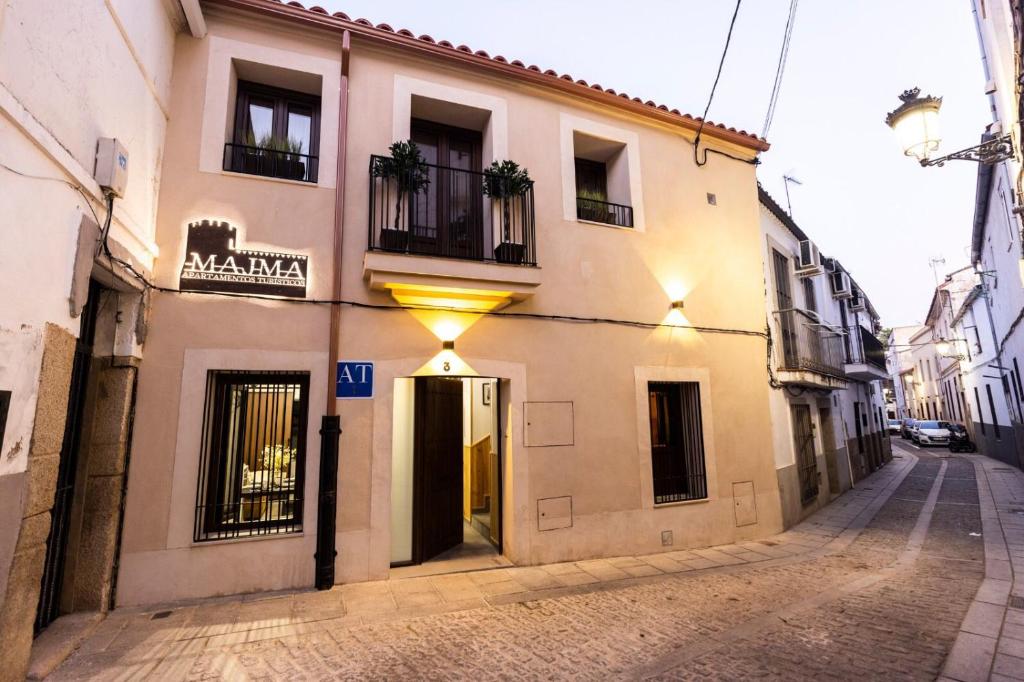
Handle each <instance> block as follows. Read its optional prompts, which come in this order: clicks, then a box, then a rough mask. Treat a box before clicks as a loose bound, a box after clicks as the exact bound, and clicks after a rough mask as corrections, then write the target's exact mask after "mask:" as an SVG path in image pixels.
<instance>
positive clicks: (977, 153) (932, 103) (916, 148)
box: [885, 88, 1014, 166]
mask: <svg viewBox="0 0 1024 682" xmlns="http://www.w3.org/2000/svg"><path fill="white" fill-rule="evenodd" d="M899 97H900V105H899V106H898V107H897V108H896V109H894V110H893V111H890V112H889V114H888V115H887V116H886V117H885V123H886V125H888V126H889V127H890V128H892V129H893V130H894V131H895V132H896V137H897V138H899V142H900V147H901V148H902V149H903V153H904V154H905V155H907V156H913V157H914V158H916V159H917V160H918V162H919V163H920V164H921V165H922V166H942V165H945V163H946V162H947V161H976V162H978V163H983V164H994V163H999V162H1001V161H1006V160H1008V159H1012V158H1013V157H1014V149H1013V140H1012V138H1011V137H1010V135H1009V134H1006V135H1001V136H998V137H992V138H991V139H988V140H985V141H984V142H982V143H981V144H979V145H975V146H973V147H968V148H967V149H961V150H960V151H956V152H953V153H952V154H947V155H946V156H940V157H938V158H932V152H935V151H938V149H939V143H940V142H941V141H942V138H941V136H940V134H939V109H940V108H941V107H942V98H941V97H932V96H931V95H925V96H924V97H921V90H920V89H918V88H911V89H910V90H905V91H904V92H903V94H902V95H900V96H899Z"/></svg>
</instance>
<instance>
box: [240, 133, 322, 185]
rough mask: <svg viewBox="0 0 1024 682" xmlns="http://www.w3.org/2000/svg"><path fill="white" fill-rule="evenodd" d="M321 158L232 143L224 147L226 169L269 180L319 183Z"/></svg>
mask: <svg viewBox="0 0 1024 682" xmlns="http://www.w3.org/2000/svg"><path fill="white" fill-rule="evenodd" d="M319 163H320V159H319V157H316V156H312V155H310V154H300V153H298V152H291V151H281V150H277V149H269V148H267V147H257V146H253V145H247V144H234V143H231V142H228V143H227V144H225V145H224V170H226V171H231V172H232V173H245V174H246V175H260V176H263V177H267V178H280V179H283V180H297V181H299V182H309V183H315V182H316V179H317V171H318V166H319Z"/></svg>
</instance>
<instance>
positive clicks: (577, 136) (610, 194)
mask: <svg viewBox="0 0 1024 682" xmlns="http://www.w3.org/2000/svg"><path fill="white" fill-rule="evenodd" d="M573 154H574V157H573V162H574V166H575V172H576V217H577V218H578V219H580V220H590V221H593V222H595V223H606V224H608V225H616V226H618V227H633V207H632V206H631V205H630V196H629V163H628V160H627V157H626V145H625V144H623V143H621V142H613V141H610V140H602V139H600V138H596V137H591V136H589V135H584V134H583V133H580V132H579V131H576V132H575V133H574V134H573Z"/></svg>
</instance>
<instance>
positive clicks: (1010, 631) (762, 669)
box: [51, 447, 1024, 680]
mask: <svg viewBox="0 0 1024 682" xmlns="http://www.w3.org/2000/svg"><path fill="white" fill-rule="evenodd" d="M896 455H897V456H896V458H895V459H894V460H893V462H892V463H891V464H889V465H888V466H886V467H885V468H883V469H882V470H881V471H879V472H877V473H876V474H874V475H873V476H871V477H870V478H868V479H867V480H865V481H863V482H862V483H861V484H860V485H859V486H858V487H857V489H855V490H854V491H851V492H850V493H848V494H846V495H844V496H843V497H841V498H839V499H838V500H836V501H834V502H833V503H832V504H831V505H830V506H828V507H827V508H826V509H824V510H822V511H821V512H819V513H818V514H816V515H815V516H814V517H812V518H811V519H810V520H808V521H807V522H804V523H803V524H801V525H800V526H798V527H797V528H795V529H793V530H791V531H789V532H787V533H783V534H781V535H779V536H776V537H774V538H771V539H768V540H764V541H761V542H750V543H743V544H740V545H732V546H728V547H719V548H715V549H713V550H695V551H676V552H670V553H668V554H660V555H652V556H648V557H624V558H620V559H613V560H607V561H603V560H602V561H588V562H576V563H570V564H558V565H553V566H545V567H539V568H533V567H531V568H511V569H500V570H492V571H482V572H477V573H469V574H457V575H450V576H438V577H433V578H411V579H406V580H396V581H389V582H381V583H367V584H362V585H350V586H343V587H339V588H336V589H334V590H331V591H329V592H322V593H301V594H289V595H279V596H272V597H262V598H248V599H232V600H215V601H205V602H202V603H198V604H191V605H185V606H178V607H175V608H170V609H165V610H162V611H156V610H147V611H145V612H143V611H138V610H120V611H117V612H115V613H113V614H111V615H110V616H109V617H108V618H107V619H106V620H104V621H103V622H101V623H100V624H99V625H98V626H97V627H96V628H95V629H94V630H93V631H92V633H91V635H90V636H89V637H87V638H86V640H85V641H84V642H83V643H82V645H81V647H80V648H79V649H78V650H77V651H76V652H75V653H74V654H73V655H72V656H71V657H70V658H69V659H68V661H67V662H66V663H65V664H64V665H63V666H61V667H60V668H58V669H57V671H56V672H55V673H54V674H53V675H52V676H51V679H60V680H65V679H68V680H70V679H81V678H103V679H112V678H132V677H150V678H154V677H157V678H167V679H219V678H223V679H246V678H252V679H267V678H276V679H324V678H332V677H333V678H339V677H340V678H346V679H365V678H369V679H385V678H386V679H401V678H426V679H440V678H466V679H513V678H514V679H521V678H526V679H565V678H575V679H609V678H618V679H636V678H661V679H709V678H712V679H739V678H746V677H755V676H756V677H767V678H779V679H783V678H784V679H790V680H792V679H825V678H828V679H852V678H886V679H893V678H897V679H922V680H925V679H935V678H936V677H939V676H940V675H942V674H946V675H949V676H952V677H954V678H956V679H961V680H971V679H985V678H986V677H988V676H989V675H990V674H991V679H1001V678H1000V677H999V675H1004V676H1007V678H1006V679H1009V678H1017V679H1024V658H1020V657H1024V609H1019V608H1007V606H1006V605H1007V599H1008V594H1009V593H1010V591H1011V590H1013V589H1015V590H1016V592H1015V594H1018V595H1024V592H1022V586H1021V585H1019V584H1018V585H1017V587H1016V588H1013V584H1012V576H1013V572H1012V571H1013V564H1014V563H1015V564H1016V566H1017V568H1018V573H1019V569H1020V567H1021V563H1022V561H1024V554H1022V553H1021V552H1022V550H1021V544H1019V543H1020V540H1021V533H1022V531H1024V525H1022V524H1021V523H1020V522H1019V521H1017V522H1014V518H1016V519H1021V518H1022V517H1021V516H1020V512H1018V511H1014V510H1015V509H1017V508H1018V507H1019V506H1022V505H1024V499H1022V496H1024V481H1022V476H1021V474H1020V472H1015V471H1010V470H1003V468H1001V467H999V466H998V463H993V461H992V460H986V459H985V458H982V457H978V456H973V457H972V456H950V455H949V453H946V452H940V451H931V452H924V451H918V450H914V451H911V450H910V449H909V448H907V449H904V448H902V447H897V448H896ZM993 500H994V501H993ZM1014 505H1017V506H1016V507H1015V506H1014ZM986 510H988V512H986ZM1014 515H1015V516H1014ZM985 519H989V521H990V522H991V521H992V520H993V519H995V522H994V525H993V524H992V523H988V524H987V525H986V522H985ZM985 530H988V531H989V534H990V535H993V536H994V535H999V536H1000V537H998V538H993V539H992V542H990V538H989V537H983V531H985ZM1003 535H1005V537H1006V538H1007V539H1011V538H1013V539H1014V540H1013V541H1012V542H1010V543H1009V545H1010V548H1009V550H1007V549H1005V547H1006V544H1005V543H1004V540H1003V537H1002V536H1003ZM996 540H998V543H997V542H996ZM1000 547H1003V548H1004V549H1002V554H1000V553H999V552H1000V549H999V548H1000ZM986 560H988V562H987V563H986ZM1000 571H1002V572H1003V573H1002V577H1000V576H999V575H995V576H994V575H993V574H995V573H999V572H1000ZM986 578H988V579H986ZM1011 606H1012V604H1011ZM979 638H980V639H979ZM954 643H955V647H956V656H953V657H950V659H949V660H947V656H948V655H949V654H950V651H951V650H953V649H954ZM986 657H987V658H986Z"/></svg>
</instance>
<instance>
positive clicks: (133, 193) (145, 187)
mask: <svg viewBox="0 0 1024 682" xmlns="http://www.w3.org/2000/svg"><path fill="white" fill-rule="evenodd" d="M6 4H7V7H6V10H5V13H4V21H3V24H2V25H0V88H2V89H3V90H5V91H6V92H7V93H8V94H9V95H10V96H11V97H12V98H13V99H14V100H15V101H16V102H17V103H18V104H19V105H20V106H21V107H24V108H25V109H26V110H27V111H28V112H30V115H31V117H32V118H33V119H34V120H35V121H36V122H38V124H40V125H41V126H42V128H43V129H45V130H46V131H47V132H48V133H49V135H51V136H52V137H53V138H54V139H55V140H56V141H57V142H58V144H59V147H60V148H61V149H62V150H64V151H65V152H66V153H67V154H68V155H69V158H70V160H71V161H72V162H73V163H74V164H75V165H76V166H77V169H73V170H79V171H84V173H85V175H86V177H91V176H92V173H93V170H94V166H95V154H96V142H97V140H98V139H99V138H101V137H116V138H118V139H119V140H121V142H122V143H123V144H124V145H125V146H126V147H127V149H128V152H129V156H130V161H129V167H128V186H127V190H126V194H125V197H124V199H122V200H120V201H119V204H120V210H119V211H118V213H117V214H116V215H115V218H116V220H115V224H114V226H113V227H112V231H111V235H112V237H113V238H114V239H117V240H119V241H121V242H123V244H124V246H125V247H126V248H128V249H129V250H130V251H131V252H132V254H133V255H134V256H136V257H137V258H139V260H141V261H142V262H143V263H145V264H146V265H150V264H151V263H152V260H153V258H154V257H155V255H156V253H155V247H154V246H153V236H154V234H155V217H156V206H157V192H158V189H159V178H160V166H161V161H162V157H163V143H164V133H165V130H166V126H167V111H166V102H167V99H168V96H169V88H170V77H171V73H170V69H171V64H172V56H173V51H174V39H175V33H176V29H177V26H176V25H175V22H174V20H173V19H172V16H171V15H170V14H169V13H168V9H167V7H168V6H167V5H165V4H164V3H163V2H161V0H119V1H117V2H113V1H112V2H103V0H82V1H80V2H72V3H67V2H58V1H56V0H9V1H8V2H7V3H6ZM72 112H73V114H74V115H71V113H72ZM4 113H7V112H4ZM20 161H22V159H20V158H11V157H8V156H7V155H6V154H5V153H4V152H3V150H0V162H3V163H5V164H7V165H9V166H14V167H17V164H18V162H20ZM52 189H53V188H52V187H47V186H46V185H39V186H38V187H37V188H36V189H33V190H32V192H31V193H30V194H29V195H28V197H33V196H35V197H38V196H45V195H46V194H48V193H49V192H51V191H52ZM28 197H27V198H28Z"/></svg>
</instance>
